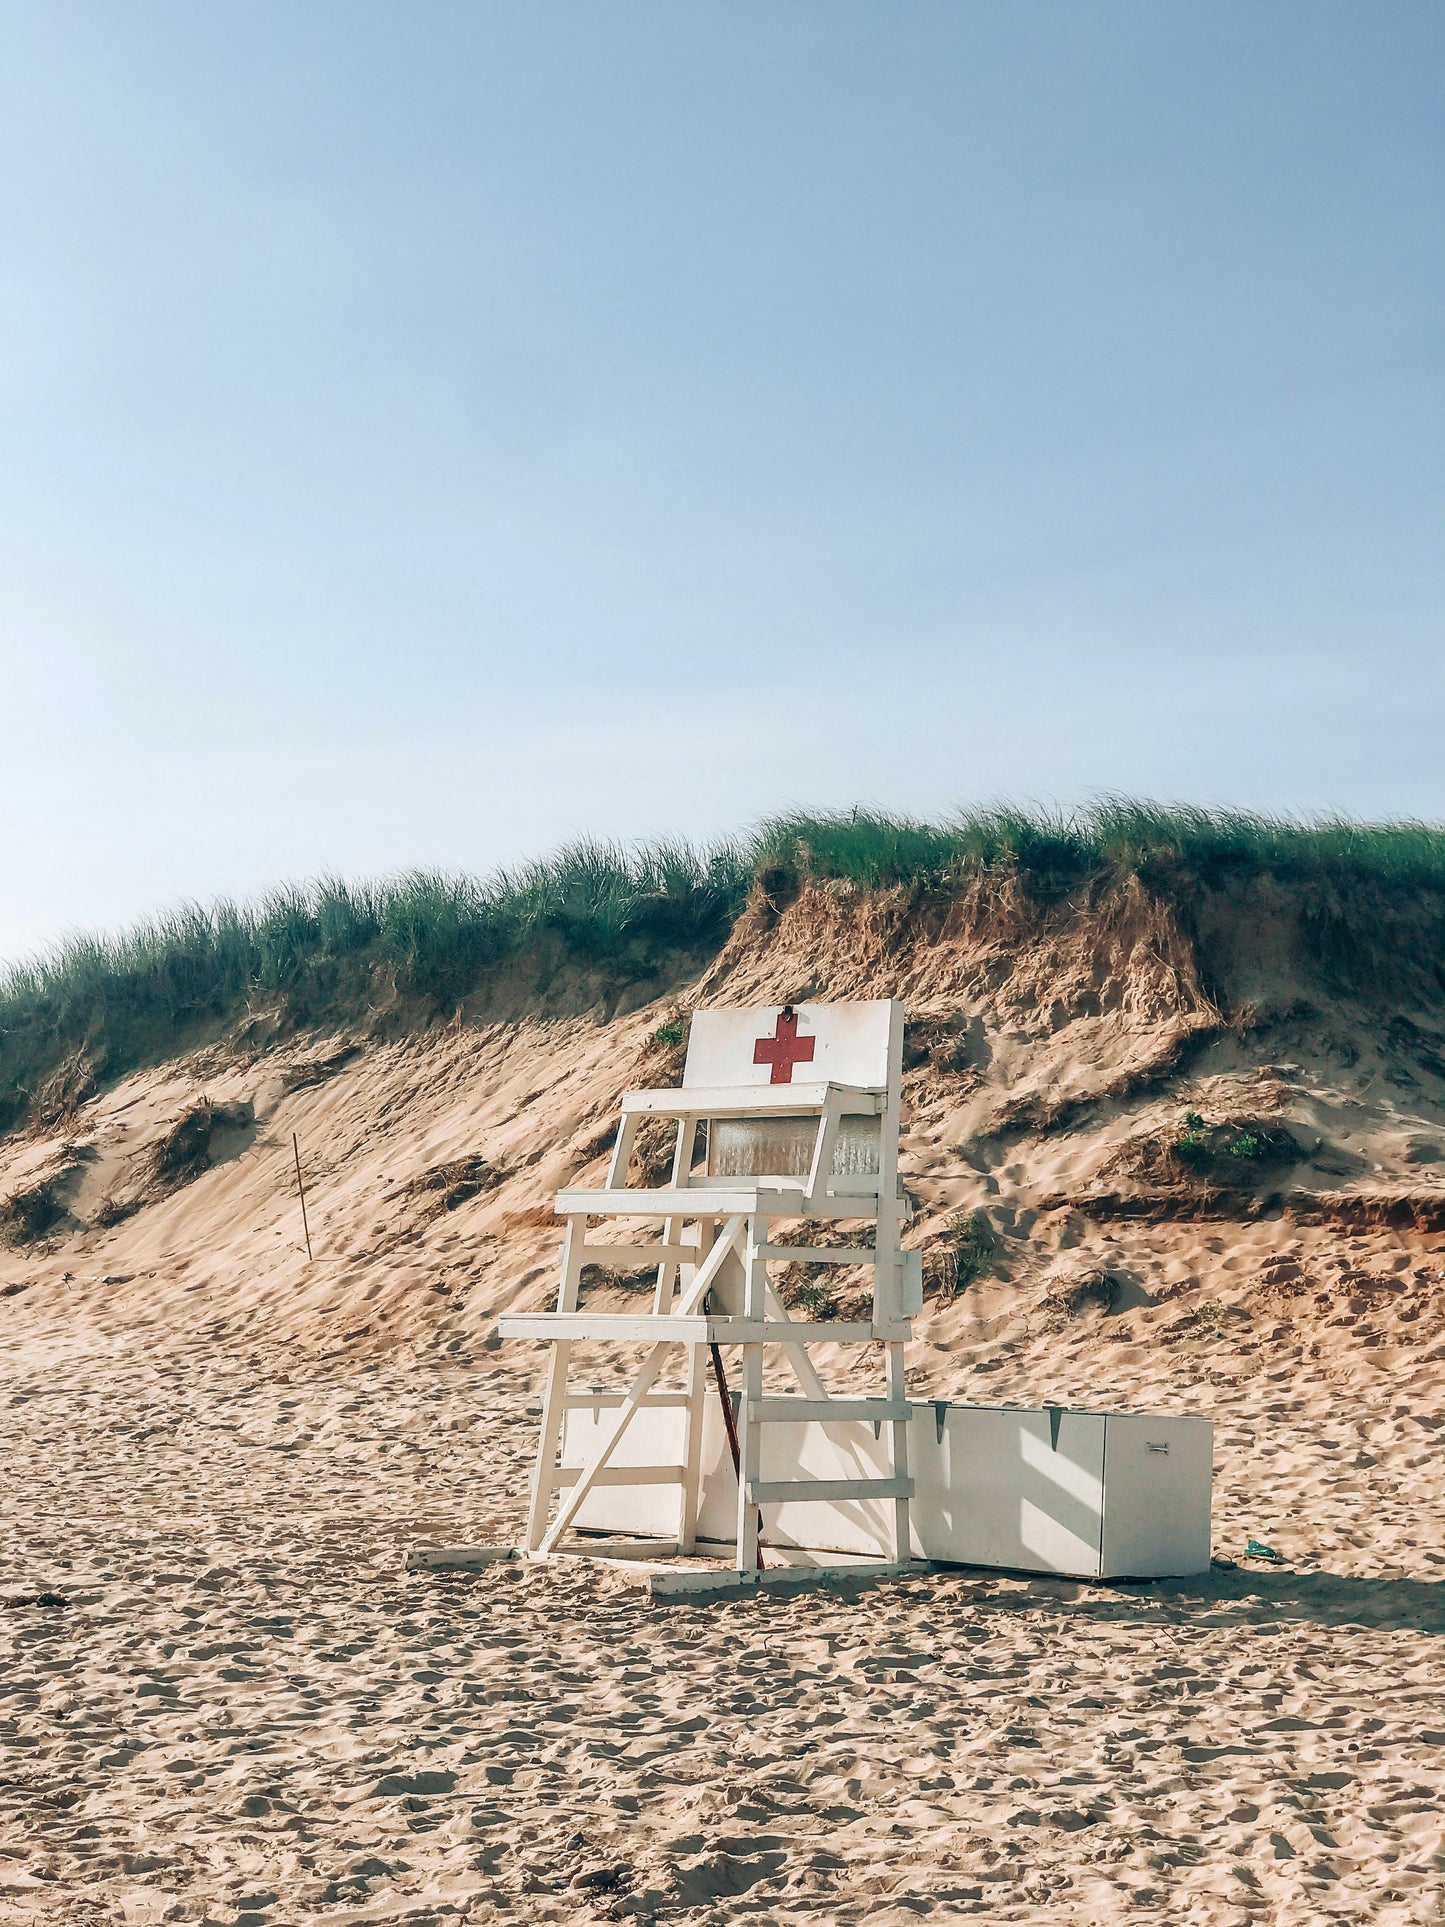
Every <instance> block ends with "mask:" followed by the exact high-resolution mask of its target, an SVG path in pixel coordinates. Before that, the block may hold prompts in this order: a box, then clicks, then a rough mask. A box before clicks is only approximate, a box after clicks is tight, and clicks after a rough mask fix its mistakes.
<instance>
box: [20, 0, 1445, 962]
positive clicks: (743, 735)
mask: <svg viewBox="0 0 1445 1927" xmlns="http://www.w3.org/2000/svg"><path fill="white" fill-rule="evenodd" d="M1442 72H1445V11H1442V10H1441V9H1440V8H1439V7H1438V6H1437V5H1434V4H1426V3H1424V0H1421V3H1420V4H1413V3H1412V4H1396V3H1394V0H1374V3H1373V4H1371V5H1369V6H1361V5H1359V4H1357V0H1349V4H1334V3H1333V0H1305V3H1303V4H1285V3H1278V4H1267V3H1265V4H1262V3H1261V0H1249V4H1246V5H1236V4H1230V0H1213V4H1211V5H1209V6H1197V5H1183V4H1170V3H1169V0H1149V3H1148V4H1129V3H1128V0H1111V3H1110V4H1108V5H1096V4H1090V3H1089V0H1069V4H1052V3H1050V0H1023V3H1022V4H1017V5H1014V4H1004V0H997V3H996V4H991V5H987V6H980V5H973V4H968V0H949V4H929V3H926V0H915V4H904V5H900V6H887V5H883V4H872V5H866V6H863V5H852V4H848V0H789V4H786V5H778V4H776V0H774V3H773V4H768V5H757V4H747V3H743V4H736V3H730V4H728V5H726V6H724V5H720V4H714V5H706V4H695V5H688V6H678V5H676V4H673V0H667V3H666V4H655V5H654V4H639V3H631V4H629V3H628V0H610V3H609V4H606V5H600V4H588V3H587V0H578V3H577V4H570V5H561V4H559V5H536V4H533V3H532V0H527V3H526V4H507V5H502V4H497V5H485V4H476V3H470V4H453V3H451V0H447V3H439V0H407V4H401V0H396V4H393V5H388V6H380V5H371V4H364V3H360V0H346V4H339V3H333V0H308V4H307V5H306V6H305V7H296V6H294V5H293V4H290V0H287V4H284V5H268V4H261V3H259V0H246V4H244V5H240V4H225V3H218V4H214V5H209V6H206V7H196V6H194V5H192V4H185V5H175V6H162V5H152V4H146V0H126V4H124V5H114V6H106V5H97V4H84V3H83V0H82V4H78V5H68V6H66V7H63V8H61V7H55V6H53V5H51V4H49V3H48V0H46V3H45V4H24V5H17V4H12V3H11V0H0V714H3V716H4V728H3V733H0V746H3V747H0V809H3V818H0V821H3V826H4V834H3V838H0V957H3V956H9V957H16V956H18V955H20V954H22V953H24V952H26V951H28V950H29V949H31V948H32V947H33V946H35V945H39V944H43V943H45V942H47V941H49V940H51V939H53V938H54V937H55V936H56V935H58V934H59V933H61V932H63V931H64V930H66V929H69V928H74V927H77V926H80V927H84V926H94V925H101V926H113V925H116V924H118V923H123V922H126V921H128V920H131V919H133V918H135V917H138V916H141V915H144V914H145V913H146V912H147V911H149V910H152V909H157V908H161V907H163V906H165V905H168V904H172V903H175V902H176V901H178V900H180V899H183V898H195V897H199V898H209V897H212V896H215V895H220V894H242V895H244V894H249V893H253V892H256V891H260V890H262V889H264V888H265V887H267V886H268V885H270V884H272V883H274V882H277V881H279V880H282V879H285V878H297V877H303V876H308V875H314V874H317V873H319V872H322V871H330V872H338V873H343V874H362V875H365V874H373V875H374V874H380V873H383V872H386V871H391V870H396V869H401V868H408V867H412V866H418V865H427V866H431V865H442V866H447V867H459V868H472V869H487V868H489V867H491V866H492V865H494V864H495V863H498V862H501V861H506V860H508V859H511V858H513V857H516V856H517V855H519V854H526V853H529V852H534V851H538V850H541V849H543V848H546V847H549V846H551V845H553V844H555V843H557V842H559V841H561V840H563V839H565V838H567V837H569V836H572V835H575V834H578V833H583V832H592V833H599V834H605V835H616V836H623V837H634V836H646V835H649V834H657V833H671V832H676V831H684V832H687V833H689V834H693V835H697V836H707V835H709V834H713V833H717V832H721V831H725V830H728V829H731V828H734V827H736V826H739V825H742V824H744V823H746V822H748V821H750V820H752V819H755V818H756V817H758V816H759V815H762V814H764V813H766V812H768V811H769V810H772V809H775V808H779V807H783V806H786V805H790V804H798V803H802V804H811V805H845V804H848V803H851V802H855V801H869V802H875V803H880V804H883V805H886V806H890V807H893V808H899V809H908V810H914V811H919V812H941V811H944V810H946V809H947V808H948V807H949V806H950V805H952V804H955V803H958V802H967V801H978V800H982V799H988V798H992V797H997V796H1001V795H1007V796H1011V797H1015V798H1034V799H1041V800H1045V801H1058V802H1063V803H1068V802H1070V801H1074V800H1078V799H1082V798H1084V797H1086V796H1088V795H1090V794H1092V793H1094V792H1096V791H1098V790H1101V789H1109V790H1124V791H1131V792H1135V793H1143V794H1150V795H1155V796H1163V797H1187V798H1190V799H1193V800H1199V801H1206V802H1217V803H1240V804H1247V805H1254V806H1263V807H1270V808H1297V809H1343V810H1349V811H1354V812H1360V813H1364V814H1369V815H1377V816H1378V815H1382V814H1391V815H1393V814H1412V815H1420V816H1428V817H1440V816H1445V775H1442V771H1445V756H1442V753H1441V752H1442V722H1445V649H1442V615H1445V539H1442V533H1445V528H1442V524H1445V518H1442V496H1445V489H1442V479H1445V453H1442V451H1445V419H1442V416H1445V407H1442V382H1441V372H1442V314H1445V302H1442V296H1445V271H1442V268H1445V116H1442V113H1441V110H1440V85H1441V76H1442Z"/></svg>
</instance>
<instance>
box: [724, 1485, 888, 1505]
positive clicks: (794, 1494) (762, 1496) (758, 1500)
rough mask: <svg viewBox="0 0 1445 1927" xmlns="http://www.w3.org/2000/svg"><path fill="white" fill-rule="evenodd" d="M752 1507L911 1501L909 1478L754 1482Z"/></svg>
mask: <svg viewBox="0 0 1445 1927" xmlns="http://www.w3.org/2000/svg"><path fill="white" fill-rule="evenodd" d="M748 1491H749V1493H750V1494H751V1496H752V1499H753V1502H754V1504H756V1505H796V1504H800V1503H802V1502H803V1501H805V1500H808V1499H820V1500H822V1499H911V1498H912V1497H913V1481H912V1479H754V1480H752V1481H751V1482H750V1483H749V1486H748Z"/></svg>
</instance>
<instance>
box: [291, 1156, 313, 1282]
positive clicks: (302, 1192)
mask: <svg viewBox="0 0 1445 1927" xmlns="http://www.w3.org/2000/svg"><path fill="white" fill-rule="evenodd" d="M291 1154H292V1156H293V1157H294V1158H295V1159H296V1195H297V1196H298V1197H299V1198H300V1200H301V1229H302V1230H303V1231H304V1232H305V1233H306V1262H307V1263H308V1264H314V1263H315V1262H316V1261H315V1259H314V1258H313V1257H312V1255H311V1227H310V1225H309V1224H308V1223H307V1222H306V1186H305V1185H304V1184H303V1183H302V1182H301V1146H300V1145H299V1144H298V1143H297V1142H296V1133H295V1132H294V1131H293V1132H292V1133H291Z"/></svg>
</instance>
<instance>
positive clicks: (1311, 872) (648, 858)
mask: <svg viewBox="0 0 1445 1927" xmlns="http://www.w3.org/2000/svg"><path fill="white" fill-rule="evenodd" d="M990 871H991V872H1007V871H1013V872H1017V873H1018V874H1020V875H1021V876H1022V877H1024V878H1025V879H1031V880H1034V881H1036V882H1037V883H1038V884H1039V885H1040V886H1046V887H1048V888H1050V889H1054V890H1057V889H1058V888H1060V887H1068V886H1070V885H1073V884H1078V883H1083V882H1085V881H1087V880H1088V879H1089V878H1091V877H1097V876H1106V875H1109V874H1114V875H1120V874H1129V873H1133V874H1137V875H1140V876H1143V877H1144V878H1145V879H1146V880H1153V881H1156V882H1158V883H1160V884H1163V885H1167V884H1168V883H1170V882H1171V881H1176V882H1177V881H1182V880H1185V879H1189V880H1193V881H1194V882H1197V883H1200V884H1204V885H1209V884H1217V883H1220V882H1222V881H1226V880H1228V879H1230V878H1233V877H1238V876H1241V875H1250V874H1260V873H1268V874H1272V875H1275V876H1278V877H1279V878H1281V879H1289V880H1297V881H1298V880H1302V881H1311V882H1314V883H1319V884H1329V885H1331V886H1333V887H1334V889H1335V890H1336V891H1340V892H1344V893H1345V894H1347V895H1348V894H1349V893H1351V892H1352V891H1358V890H1359V889H1360V887H1361V886H1367V885H1372V886H1376V887H1382V888H1386V889H1388V890H1390V891H1391V892H1397V891H1418V890H1431V891H1439V890H1445V827H1441V826H1437V825H1433V824H1428V823H1419V822H1401V823H1378V824H1368V823H1352V822H1349V821H1347V820H1345V819H1342V818H1325V819H1312V820H1306V819H1295V818H1290V817H1282V816H1265V815H1258V814H1250V813H1246V812H1241V811H1222V810H1209V809H1201V808H1189V807H1181V806H1166V805H1161V804H1152V803H1147V802H1132V801H1128V800H1125V799H1120V798H1104V799H1102V800H1101V801H1099V802H1097V803H1094V804H1092V805H1090V806H1089V807H1088V808H1086V809H1082V810H1078V811H1074V812H1070V813H1067V814H1065V813H1049V812H1045V811H1030V810H1023V809H1015V808H1009V807H997V808H992V809H981V810H973V811H968V812H961V813H959V814H958V815H956V816H954V817H952V818H949V819H947V820H945V821H943V822H939V823H927V822H921V821H918V820H916V819H913V818H910V817H904V816H893V815H889V814H886V813H884V812H881V811H877V810H871V809H857V810H849V811H840V812H835V813H822V814H810V813H806V812H795V813H792V814H789V815H785V816H779V817H776V818H773V819H771V820H769V821H767V822H765V823H763V824H762V825H760V826H759V827H758V828H757V829H756V830H755V831H753V832H752V833H751V834H749V835H748V836H746V837H744V838H741V839H738V840H736V841H733V842H727V843H721V844H718V845H716V846H713V847H711V848H707V849H695V848H693V847H691V846H689V845H687V844H684V843H680V842H679V843H658V844H647V845H640V846H638V847H636V848H624V847H621V846H618V845H615V844H610V843H605V842H582V843H577V844H573V845H571V846H570V847H568V848H566V849H563V850H560V851H558V852H557V853H556V854H555V855H553V856H550V857H546V858H543V859H541V860H539V861H537V862H535V863H531V864H527V865H525V866H521V867H518V868H515V869H511V870H505V871H502V872H499V873H498V874H496V875H494V876H492V877H489V878H476V877H470V876H453V875H442V874H434V873H426V872H418V873H415V874H412V875H408V876H402V877H398V878H394V879H392V880H389V881H386V882H382V883H373V884H368V883H344V882H338V881H334V880H324V881H321V882H318V883H314V884H308V885H302V886H298V887H295V888H290V889H285V890H279V891H277V892H275V893H274V894H272V895H271V896H269V897H266V898H264V899H263V900H261V901H260V902H258V903H254V904H249V905H236V904H233V903H227V902H221V903H216V904H213V905H210V906H208V907H198V906H187V907H184V908H181V909H179V910H176V911H173V912H170V913H168V914H166V915H164V916H161V917H157V918H154V919H152V920H151V921H149V922H147V923H144V924H140V925H138V926H136V927H135V928H133V929H131V930H128V931H123V932H120V933H119V934H116V935H112V936H82V937H75V938H71V939H68V940H67V941H65V942H63V943H61V944H59V945H57V946H56V947H55V948H54V949H53V950H51V951H49V952H47V953H45V954H43V955H41V956H39V957H37V958H35V959H32V960H30V961H28V962H24V963H20V964H17V965H14V966H12V967H10V968H9V969H8V970H7V971H5V972H4V973H3V975H0V1130H7V1129H10V1128H13V1127H14V1126H15V1125H16V1124H18V1123H21V1122H23V1121H24V1120H25V1118H26V1116H27V1114H33V1113H35V1112H36V1111H37V1110H38V1111H39V1112H40V1113H41V1114H42V1115H43V1114H44V1111H45V1109H46V1108H47V1102H48V1104H49V1107H50V1108H54V1107H55V1105H56V1104H57V1103H59V1104H61V1106H62V1108H63V1099H64V1092H65V1090H66V1089H67V1088H70V1087H71V1086H75V1087H77V1088H79V1087H83V1086H84V1085H86V1084H87V1083H89V1082H93V1081H95V1080H101V1081H105V1080H109V1079H112V1078H115V1077H118V1076H121V1075H123V1074H124V1073H125V1072H126V1071H128V1070H131V1069H133V1068H135V1067H136V1066H137V1065H139V1064H142V1063H145V1062H151V1061H157V1060H159V1059H161V1058H163V1057H165V1056H167V1055H171V1054H173V1053H174V1052H175V1051H176V1050H178V1049H183V1048H186V1047H187V1046H188V1044H189V1043H191V1042H193V1041H196V1040H199V1039H201V1038H203V1037H205V1036H208V1035H215V1034H216V1033H217V1032H218V1030H220V1029H223V1028H225V1027H226V1026H228V1025H230V1024H232V1023H234V1022H235V1021H236V1020H237V1019H239V1018H240V1017H242V1016H243V1015H244V1014H245V1013H246V1011H247V1010H248V1008H255V1007H257V1006H265V1007H268V1008H272V1009H274V1008H277V1007H279V1008H282V1009H284V1011H285V1013H286V1016H287V1018H288V1019H289V1020H290V1021H291V1022H293V1023H295V1024H297V1025H299V1026H307V1025H318V1024H324V1023H327V1022H333V1023H334V1022H337V1021H344V1020H346V1019H348V1018H352V1017H356V1016H358V1015H360V1014H362V1013H363V1012H365V1011H366V1010H367V1009H371V1008H375V1007H377V1006H378V1005H396V1004H398V1003H400V1004H401V1005H403V1006H404V1007H405V1008H406V1010H407V1011H408V1012H409V1013H411V1014H414V1015H415V1016H416V1018H417V1019H418V1020H424V1019H425V1018H426V1017H427V1016H428V1015H450V1014H451V1013H452V1012H453V1011H454V1010H455V1009H456V1008H457V1006H458V1005H459V1004H461V1003H462V1002H463V1001H464V1000H465V999H467V998H468V997H471V996H473V995H475V994H476V993H478V992H479V991H481V990H484V989H485V988H486V987H487V986H488V984H489V983H492V982H495V981H498V980H499V979H500V977H501V976H502V975H503V973H505V972H507V971H508V970H517V969H524V970H526V971H529V972H531V973H532V974H533V975H534V976H535V977H537V978H538V980H539V981H540V980H541V978H542V977H544V976H545V975H546V974H547V973H548V972H550V973H552V974H554V975H555V974H556V973H557V972H558V971H560V970H563V969H565V968H568V967H573V968H576V967H580V968H583V969H585V970H586V971H587V972H589V973H590V977H591V978H592V979H596V980H598V981H600V982H605V983H607V984H610V985H612V986H613V987H615V988H617V989H621V988H623V987H626V986H628V985H642V986H647V987H655V989H656V990H657V991H658V992H659V993H660V992H661V991H663V990H664V989H666V988H668V987H670V986H671V985H673V984H676V983H678V982H680V981H682V980H683V979H684V978H685V977H686V976H687V975H688V974H689V973H690V972H692V971H695V970H696V969H698V968H699V967H700V966H701V965H702V963H703V962H705V961H706V959H707V957H708V956H710V955H712V954H714V953H715V952H716V951H717V949H718V948H719V947H720V946H721V944H722V943H723V942H724V941H725V939H726V937H727V934H728V931H729V930H730V929H731V927H732V924H733V922H734V920H735V919H736V917H737V915H738V913H739V911H740V910H741V909H742V906H743V904H744V903H745V901H746V900H747V896H748V892H749V890H750V888H751V887H752V884H753V882H754V881H755V880H756V879H762V880H763V881H764V882H765V883H766V884H767V885H768V887H769V889H770V890H775V889H776V888H777V887H778V886H779V885H780V884H787V883H789V882H793V883H799V882H802V881H803V880H805V879H808V878H816V879H846V880H847V881H850V882H852V883H853V884H855V885H857V886H858V887H860V888H864V889H878V888H887V887H892V886H900V885H901V886H906V887H910V888H920V889H927V890H948V889H950V888H956V887H960V886H962V885H963V884H964V883H965V882H966V881H967V880H968V879H969V878H971V877H974V876H977V875H978V874H980V873H981V872H990ZM67 1067H68V1068H67ZM67 1079H68V1080H69V1084H67ZM47 1080H51V1082H52V1087H53V1090H52V1097H51V1099H50V1100H46V1098H45V1096H44V1093H45V1089H46V1084H47Z"/></svg>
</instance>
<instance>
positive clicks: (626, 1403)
mask: <svg viewBox="0 0 1445 1927" xmlns="http://www.w3.org/2000/svg"><path fill="white" fill-rule="evenodd" d="M746 1224H747V1219H746V1218H742V1217H734V1218H729V1219H728V1221H727V1224H726V1226H725V1228H724V1230H723V1234H722V1236H721V1237H720V1238H719V1239H718V1241H717V1243H716V1244H715V1245H714V1246H713V1248H712V1250H711V1251H710V1252H709V1253H708V1255H707V1257H706V1259H705V1260H704V1261H703V1263H702V1264H700V1265H699V1266H698V1268H697V1275H696V1276H695V1277H694V1279H693V1281H692V1283H691V1284H690V1285H689V1286H688V1288H687V1291H686V1293H685V1294H684V1296H683V1298H682V1300H681V1302H680V1303H679V1305H678V1307H677V1315H678V1316H680V1317H686V1316H688V1315H689V1314H690V1313H692V1312H693V1311H695V1310H696V1308H697V1307H698V1306H699V1305H700V1304H701V1303H702V1301H703V1300H704V1299H705V1298H706V1296H707V1294H708V1291H709V1290H710V1288H711V1286H712V1282H713V1280H714V1278H716V1277H717V1275H718V1272H719V1271H721V1269H722V1265H723V1260H724V1259H725V1258H726V1257H727V1255H728V1253H729V1252H730V1251H731V1250H732V1249H733V1248H734V1246H735V1245H736V1244H737V1241H738V1239H739V1237H740V1236H741V1235H742V1232H743V1228H744V1226H745V1225H746ZM671 1342H672V1341H670V1340H667V1339H664V1340H662V1341H661V1342H660V1343H659V1344H656V1345H654V1346H653V1347H652V1350H651V1351H650V1352H649V1353H648V1354H647V1357H646V1358H645V1359H644V1360H643V1361H642V1369H641V1370H640V1371H639V1372H638V1374H637V1376H636V1378H634V1379H633V1381H632V1383H631V1385H630V1386H629V1387H628V1388H627V1392H626V1395H625V1397H624V1398H623V1401H622V1409H621V1411H620V1412H619V1413H618V1415H617V1424H616V1425H615V1426H614V1428H613V1430H612V1432H611V1433H610V1434H609V1436H608V1437H607V1438H606V1439H605V1440H604V1441H603V1443H602V1445H601V1446H600V1447H599V1448H598V1450H597V1452H596V1454H595V1455H594V1456H593V1458H592V1459H591V1460H590V1461H589V1462H588V1463H587V1465H585V1466H584V1467H583V1469H582V1471H581V1473H580V1474H579V1475H578V1479H577V1483H576V1484H575V1485H574V1486H573V1487H572V1489H571V1491H570V1492H568V1494H567V1496H566V1498H565V1499H564V1500H563V1501H562V1504H561V1507H560V1509H559V1510H558V1513H557V1517H556V1518H555V1519H554V1520H553V1521H552V1524H551V1527H550V1529H549V1530H548V1532H547V1534H546V1536H545V1537H544V1538H543V1540H542V1543H541V1545H540V1546H539V1547H538V1551H539V1552H543V1553H547V1552H550V1551H551V1550H552V1548H553V1547H554V1546H555V1545H556V1543H557V1541H558V1540H559V1539H560V1538H561V1537H562V1534H563V1533H564V1532H565V1531H566V1530H567V1528H568V1527H569V1526H570V1525H571V1523H572V1521H573V1520H574V1519H575V1518H576V1516H577V1514H578V1512H579V1511H580V1510H581V1508H582V1501H583V1500H584V1499H585V1498H586V1497H587V1494H588V1493H589V1492H590V1491H591V1490H592V1486H593V1484H594V1482H595V1481H596V1478H597V1475H598V1473H599V1472H601V1471H602V1470H603V1468H604V1467H605V1466H606V1465H607V1464H608V1462H609V1460H610V1459H611V1457H612V1454H613V1453H614V1452H615V1451H616V1449H617V1446H618V1444H619V1443H620V1441H621V1438H622V1434H623V1433H624V1432H625V1431H626V1430H627V1428H628V1426H629V1425H630V1424H631V1423H632V1421H633V1419H634V1418H636V1416H637V1414H638V1412H639V1411H640V1410H641V1409H642V1406H643V1403H644V1401H645V1400H646V1398H647V1394H648V1391H649V1390H650V1388H651V1386H652V1385H653V1383H654V1381H655V1380H656V1378H657V1375H658V1373H659V1372H660V1371H661V1370H662V1365H663V1360H664V1359H665V1358H666V1356H667V1352H668V1348H669V1345H670V1343H671Z"/></svg>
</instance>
